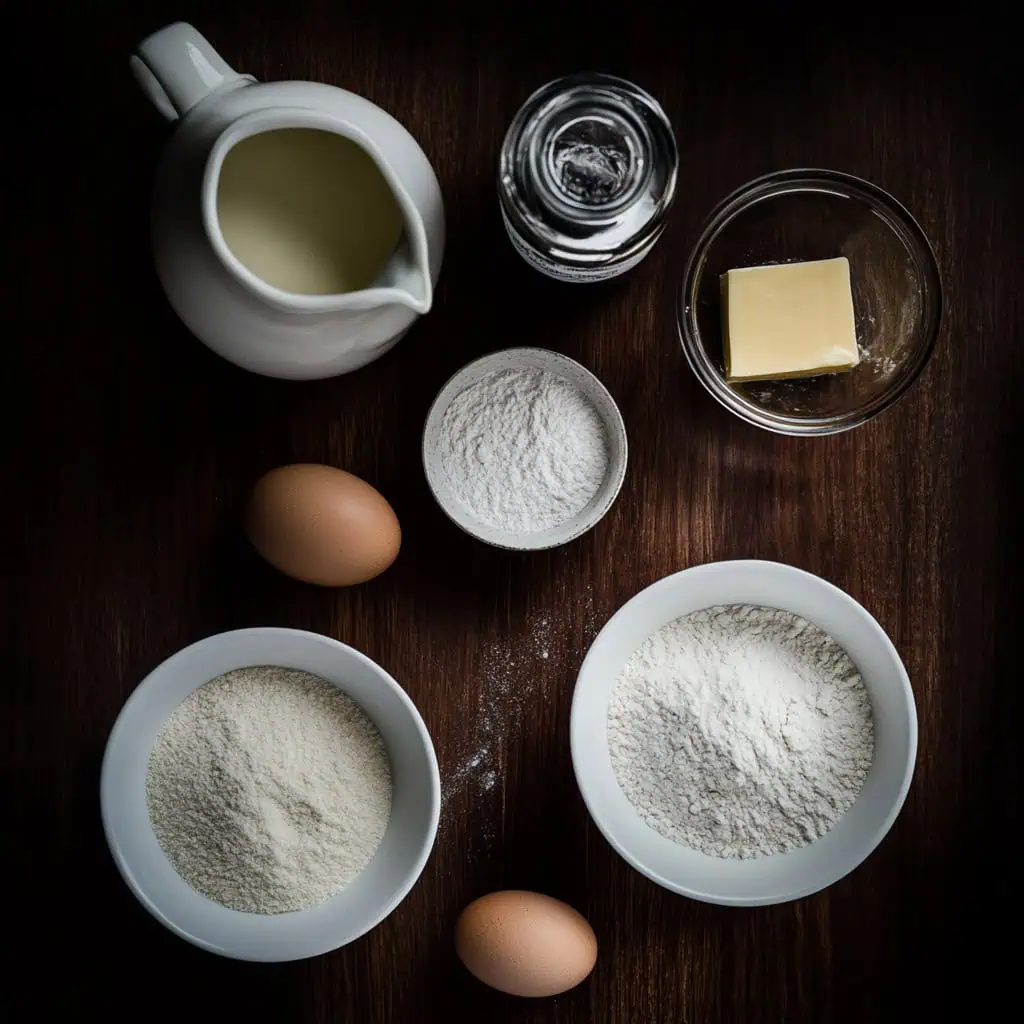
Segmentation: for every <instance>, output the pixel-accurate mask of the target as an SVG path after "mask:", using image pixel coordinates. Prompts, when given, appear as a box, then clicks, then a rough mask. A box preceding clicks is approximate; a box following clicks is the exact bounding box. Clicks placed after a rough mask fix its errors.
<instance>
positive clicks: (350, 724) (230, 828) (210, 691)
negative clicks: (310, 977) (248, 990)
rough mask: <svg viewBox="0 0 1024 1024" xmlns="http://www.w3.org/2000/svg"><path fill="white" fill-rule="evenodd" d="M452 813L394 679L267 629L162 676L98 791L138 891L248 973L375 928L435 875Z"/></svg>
mask: <svg viewBox="0 0 1024 1024" xmlns="http://www.w3.org/2000/svg"><path fill="white" fill-rule="evenodd" d="M440 803H441V788H440V774H439V772H438V767H437V759H436V757H435V755H434V748H433V744H432V743H431V740H430V736H429V734H428V733H427V729H426V726H425V725H424V724H423V720H422V718H421V717H420V715H419V712H418V711H417V710H416V707H415V705H414V704H413V703H412V701H411V700H410V699H409V697H408V695H407V694H406V693H405V691H404V690H403V689H402V688H401V687H400V686H399V685H398V683H397V682H395V680H394V679H392V678H391V676H389V675H388V674H387V673H386V672H385V671H384V670H383V669H382V668H381V667H380V666H378V665H376V664H375V663H374V662H373V661H371V660H370V659H369V658H367V657H366V656H365V655H363V654H360V653H359V652H358V651H356V650H353V649H352V648H351V647H348V646H346V645H345V644H342V643H339V642H338V641H336V640H332V639H330V638H329V637H325V636H320V635H319V634H316V633H307V632H304V631H302V630H294V629H278V628H272V627H266V628H257V629H241V630H235V631H233V632H229V633H220V634H218V635H216V636H211V637H208V638H207V639H205V640H201V641H199V642H198V643H195V644H192V645H191V646H190V647H186V648H185V649H184V650H182V651H179V652H178V653H177V654H175V655H174V656H172V657H171V658H169V659H168V660H167V661H165V662H163V664H161V665H159V666H158V667H157V668H156V669H154V670H153V671H152V672H151V673H150V674H149V675H148V676H147V677H146V678H145V679H144V680H143V681H142V682H141V683H140V684H139V686H138V687H137V688H136V689H135V691H134V692H133V693H132V695H131V696H130V697H129V698H128V700H127V702H126V703H125V706H124V707H123V708H122V710H121V713H120V715H119V716H118V719H117V721H116V722H115V724H114V728H113V729H112V731H111V734H110V739H109V740H108V742H107V749H106V753H105V755H104V759H103V769H102V773H101V779H100V805H101V812H102V816H103V827H104V831H105V833H106V837H107V842H108V844H109V846H110V850H111V853H112V854H113V857H114V861H115V863H116V864H117V867H118V869H119V870H120V872H121V875H122V877H123V878H124V880H125V882H126V883H127V885H128V887H129V888H130V889H131V890H132V892H133V893H134V894H135V896H136V897H137V898H138V899H139V901H140V902H141V903H142V905H143V906H144V907H146V909H147V910H149V912H150V913H151V914H153V916H154V917H156V918H157V920H158V921H160V922H161V923H162V924H163V925H165V926H166V927H167V928H169V929H170V930H171V931H173V932H175V933H176V934H178V935H179V936H181V937H182V938H184V939H186V940H187V941H189V942H191V943H194V944H195V945H197V946H200V947H202V948H203V949H207V950H209V951H211V952H214V953H219V954H221V955H222V956H229V957H234V958H237V959H240V960H261V961H284V960H298V959H302V958H304V957H310V956H317V955H319V954H321V953H326V952H328V951H330V950H332V949H336V948H337V947H339V946H343V945H345V944H346V943H348V942H351V941H352V940H354V939H356V938H358V937H359V936H360V935H362V934H364V933H365V932H367V931H369V930H370V929H371V928H373V927H375V926H376V925H377V924H379V923H380V922H381V921H382V920H383V919H384V918H385V917H387V915H388V914H390V913H391V912H392V911H393V910H394V909H395V907H396V906H398V904H399V903H400V902H401V901H402V900H403V899H404V897H405V896H406V894H407V893H408V892H409V890H410V889H411V888H412V886H413V885H414V884H415V882H416V880H417V878H418V877H419V875H420V872H421V871H422V870H423V866H424V864H425V863H426V860H427V857H428V856H429V854H430V851H431V848H432V847H433V843H434V838H435V836H436V833H437V824H438V819H439V816H440ZM240 908H244V909H240Z"/></svg>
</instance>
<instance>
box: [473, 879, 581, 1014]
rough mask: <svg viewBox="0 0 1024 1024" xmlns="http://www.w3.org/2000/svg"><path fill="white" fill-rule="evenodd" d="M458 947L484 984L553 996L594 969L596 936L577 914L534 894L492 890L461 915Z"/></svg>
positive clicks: (516, 992)
mask: <svg viewBox="0 0 1024 1024" xmlns="http://www.w3.org/2000/svg"><path fill="white" fill-rule="evenodd" d="M455 949H456V951H457V952H458V954H459V959H460V960H461V961H462V962H463V964H465V965H466V969H467V970H468V971H469V972H470V973H471V974H472V975H474V976H475V977H476V978H479V980H480V981H482V982H483V983H484V984H485V985H490V986H491V988H496V989H498V990H499V991H501V992H508V993H509V994H510V995H514V996H530V997H538V996H554V995H558V993H560V992H565V991H567V990H568V989H570V988H574V987H575V986H576V985H578V984H579V983H580V982H581V981H583V979H584V978H586V977H587V975H588V974H590V972H591V971H592V970H593V969H594V964H595V962H596V961H597V937H596V936H595V935H594V929H593V928H591V927H590V925H589V923H588V922H587V919H586V918H585V917H583V915H582V914H580V913H579V912H578V911H576V910H574V909H573V908H572V907H570V906H569V904H568V903H563V902H562V901H561V900H556V899H553V898H552V897H551V896H543V895H541V894H540V893H536V892H522V891H519V890H508V891H505V892H492V893H490V894H489V895H488V896H481V897H480V899H478V900H474V902H472V903H470V905H469V906H468V907H466V909H465V910H463V911H462V913H461V914H460V915H459V921H458V924H457V925H456V929H455Z"/></svg>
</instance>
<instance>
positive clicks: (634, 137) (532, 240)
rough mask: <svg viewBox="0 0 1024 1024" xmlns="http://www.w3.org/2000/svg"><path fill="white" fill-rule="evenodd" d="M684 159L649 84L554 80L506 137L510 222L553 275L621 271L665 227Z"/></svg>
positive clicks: (591, 277)
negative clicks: (643, 87) (677, 176)
mask: <svg viewBox="0 0 1024 1024" xmlns="http://www.w3.org/2000/svg"><path fill="white" fill-rule="evenodd" d="M678 165H679V154H678V150H677V148H676V140H675V136H674V135H673V134H672V126H671V125H670V124H669V122H668V118H667V117H666V116H665V112H664V111H663V110H662V109H661V106H660V105H659V104H658V102H657V101H656V100H655V99H654V98H653V97H652V96H650V95H648V94H647V93H646V92H644V90H643V89H640V88H639V87H638V86H635V85H633V84H632V83H631V82H627V81H625V80H624V79H622V78H615V77H614V76H612V75H598V74H578V75H568V76H566V77H565V78H559V79H556V80H555V81H554V82H549V83H548V84H547V85H545V86H543V87H542V88H540V89H538V90H537V91H536V92H535V93H534V94H533V95H532V96H531V97H530V98H529V99H528V100H527V101H526V103H524V104H523V106H522V107H521V108H520V110H519V113H518V114H516V116H515V118H514V119H513V121H512V124H511V125H510V126H509V129H508V132H507V133H506V135H505V141H504V142H503V143H502V147H501V164H500V168H499V175H498V195H499V199H500V202H501V214H502V219H503V220H504V222H505V228H506V230H507V231H508V235H509V238H510V239H511V240H512V244H513V245H514V246H515V247H516V249H517V250H518V251H519V254H520V255H521V256H522V257H523V259H525V260H526V261H527V262H528V263H530V264H531V265H532V266H534V267H536V268H537V269H538V270H539V271H541V273H544V274H547V275H548V276H549V277H554V278H557V279H558V280H560V281H581V282H582V281H603V280H606V279H607V278H610V277H617V276H618V275H619V274H624V273H625V272H626V271H627V270H630V269H631V268H632V267H635V266H636V265H637V264H638V263H639V262H640V261H641V260H642V259H643V258H644V257H645V256H646V255H647V253H649V252H650V251H651V248H652V247H653V246H654V243H655V242H656V241H657V240H658V238H659V237H660V235H661V233H662V231H663V230H664V229H665V216H666V214H667V213H668V210H669V207H670V206H671V205H672V200H673V198H674V197H675V189H676V174H677V171H678Z"/></svg>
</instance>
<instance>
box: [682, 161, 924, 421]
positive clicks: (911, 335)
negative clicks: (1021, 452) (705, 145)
mask: <svg viewBox="0 0 1024 1024" xmlns="http://www.w3.org/2000/svg"><path fill="white" fill-rule="evenodd" d="M835 256H845V257H846V258H847V259H848V260H849V261H850V280H851V283H852V287H853V306H854V314H855V319H856V328H857V344H858V346H859V348H860V356H861V361H860V364H859V365H858V366H856V367H854V369H853V370H851V371H850V372H848V373H834V374H823V375H820V376H817V377H807V378H802V379H797V380H792V379H790V380H772V381H756V382H747V383H743V384H727V383H726V380H725V367H724V362H723V352H722V306H721V303H722V300H721V291H720V285H719V278H720V277H721V275H722V274H724V273H725V272H726V271H727V270H732V269H734V268H737V267H755V266H761V265H763V264H768V263H790V262H794V261H798V260H820V259H829V258H831V257H835ZM941 314H942V283H941V281H940V279H939V268H938V265H937V264H936V262H935V254H934V253H933V252H932V247H931V245H930V244H929V242H928V239H927V237H926V236H925V234H924V232H923V231H922V230H921V227H920V225H918V223H917V221H915V220H914V218H913V217H912V216H911V215H910V213H909V212H908V211H907V210H906V209H905V208H904V207H903V206H902V205H900V203H898V202H897V201H896V200H895V199H893V197H892V196H890V195H889V194H888V193H886V192H884V191H883V190H882V189H880V188H878V187H877V186H875V185H872V184H871V183H870V182H867V181H863V180H861V179H860V178H855V177H853V176H851V175H849V174H842V173H840V172H838V171H822V170H814V169H807V168H800V169H796V170H790V171H779V172H777V173H775V174H769V175H766V176H765V177H763V178H757V179H755V180H754V181H752V182H750V183H749V184H747V185H744V186H743V187H742V188H740V189H738V190H737V191H736V192H733V193H732V195H730V196H727V197H726V198H725V199H724V200H723V201H722V202H721V203H719V205H718V207H717V208H716V209H715V210H714V212H713V213H712V214H711V217H710V218H709V220H708V222H707V224H706V226H705V227H704V230H703V232H702V233H701V236H700V239H699V240H698V242H697V244H696V246H695V247H694V250H693V252H692V254H691V256H690V259H689V261H688V262H687V266H686V273H685V276H684V277H683V284H682V289H681V290H680V293H679V309H678V318H679V334H680V337H681V340H682V345H683V351H684V352H685V353H686V358H687V359H688V360H689V363H690V366H691V367H692V368H693V371H694V373H696V375H697V377H698V378H699V379H700V381H701V383H702V384H703V385H704V386H705V387H706V388H707V389H708V391H710V392H711V394H712V395H713V396H714V397H715V398H716V399H718V401H719V402H721V403H722V405H724V406H725V407H726V408H727V409H729V410H730V411H731V412H734V413H735V414H736V415H737V416H739V417H740V418H741V419H744V420H746V421H747V422H748V423H753V424H755V425H756V426H759V427H764V428H765V429H766V430H773V431H775V432H776V433H780V434H799V435H808V434H835V433H839V432H840V431H843V430H849V429H850V428H851V427H856V426H859V425H860V424H861V423H866V422H867V421H868V420H869V419H871V417H872V416H876V415H877V414H878V413H880V412H881V411H882V410H883V409H887V408H888V407H889V406H890V405H892V404H893V403H894V402H895V401H896V400H897V399H898V398H899V397H900V395H902V394H903V393H904V392H905V391H906V390H907V389H908V388H909V387H910V385H911V384H913V383H914V381H915V380H916V379H917V377H918V375H919V374H920V372H921V370H922V369H923V368H924V365H925V363H927V362H928V357H929V356H930V355H931V353H932V349H933V348H934V346H935V339H936V336H937V335H938V331H939V321H940V319H941Z"/></svg>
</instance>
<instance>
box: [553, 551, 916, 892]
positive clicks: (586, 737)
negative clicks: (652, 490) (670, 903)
mask: <svg viewBox="0 0 1024 1024" xmlns="http://www.w3.org/2000/svg"><path fill="white" fill-rule="evenodd" d="M570 734H571V745H572V760H573V768H574V770H575V773H576V781H577V783H578V784H579V787H580V792H581V793H582V795H583V799H584V802H585V803H586V805H587V809H588V810H589V811H590V814H591V817H592V818H593V819H594V821H595V823H596V824H597V826H598V828H599V829H600V830H601V831H602V832H603V833H604V836H605V838H606V839H607V840H608V841H609V842H610V843H611V845H612V846H613V847H614V848H615V850H616V851H617V852H618V853H619V854H620V855H621V856H622V857H624V858H625V860H626V861H627V862H628V863H630V864H631V865H632V866H633V867H635V868H636V869H637V870H638V871H641V872H642V873H643V874H645V875H647V877H648V878H650V879H652V880H653V881H655V882H657V883H658V884H659V885H662V886H664V887H665V888H667V889H671V890H672V891H674V892H677V893H681V894H683V895H685V896H690V897H691V898H693V899H699V900H704V901H706V902H709V903H719V904H725V905H729V906H757V905H764V904H771V903H782V902H785V901H787V900H793V899H798V898H799V897H801V896H806V895H809V894H810V893H813V892H816V891H818V890H819V889H823V888H825V887H826V886H829V885H831V884H833V883H834V882H836V881H837V880H838V879H840V878H842V877H843V876H844V875H845V874H847V873H848V872H850V871H852V870H853V869H854V868H855V867H857V865H858V864H860V863H861V861H863V860H864V859H865V858H866V857H867V856H868V855H869V854H870V853H871V852H872V851H873V850H874V849H875V847H876V846H877V845H878V844H879V843H880V842H881V841H882V839H883V838H884V837H885V835H886V833H887V832H888V831H889V829H890V828H891V826H892V824H893V822H894V821H895V820H896V816H897V814H898V813H899V811H900V808H901V807H902V805H903V801H904V799H905V798H906V795H907V790H908V788H909V786H910V780H911V777H912V775H913V771H914V760H915V757H916V753H917V713H916V710H915V706H914V696H913V693H912V691H911V688H910V681H909V679H908V678H907V673H906V670H905V669H904V667H903V664H902V662H901V661H900V657H899V655H898V654H897V652H896V650H895V648H894V647H893V645H892V642H891V641H890V640H889V638H888V637H887V636H886V635H885V632H884V631H883V630H882V628H881V626H879V624H878V623H877V622H876V621H875V620H874V619H873V618H872V617H871V615H870V614H869V613H868V612H867V611H866V610H865V609H864V608H862V607H861V606H860V605H859V604H858V603H857V602H856V601H855V600H854V599H853V598H852V597H850V596H849V595H848V594H845V593H843V591H841V590H839V589H838V588H837V587H834V586H833V585H832V584H830V583H827V582H826V581H825V580H823V579H820V578H819V577H817V576H813V575H811V574H810V573H807V572H803V571H801V570H800V569H796V568H793V567H792V566H788V565H782V564H779V563H776V562H761V561H735V562H717V563H712V564H709V565H702V566H696V567H694V568H691V569H686V570H684V571H683V572H679V573H676V574H674V575H672V576H667V577H665V578H664V579H662V580H659V581H658V582H657V583H654V584H652V585H651V586H649V587H647V588H646V589H645V590H642V591H641V592H640V593H639V594H637V595H636V596H635V597H634V598H632V600H630V601H628V602H626V604H625V605H623V607H622V608H620V609H619V611H618V612H617V613H616V614H615V615H614V616H612V618H611V619H610V620H609V621H608V623H607V624H606V625H605V627H604V629H602V630H601V632H600V633H599V634H598V636H597V638H596V639H595V641H594V643H593V645H592V646H591V648H590V650H589V652H588V653H587V656H586V658H585V659H584V662H583V665H582V667H581V668H580V672H579V676H578V678H577V681H576V689H575V691H574V693H573V702H572V714H571V725H570Z"/></svg>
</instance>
